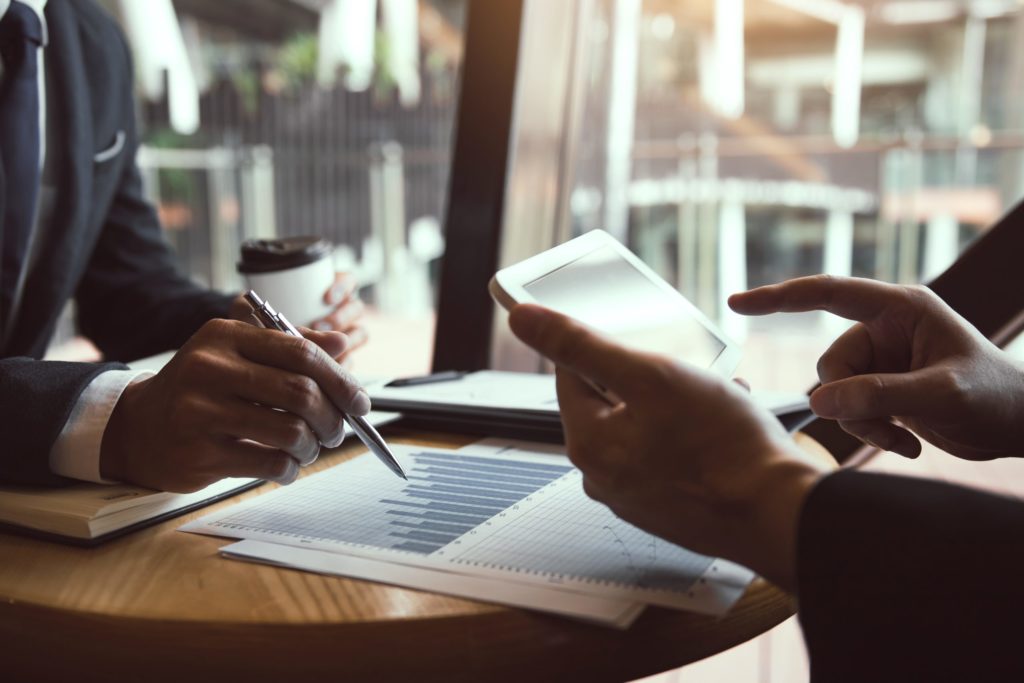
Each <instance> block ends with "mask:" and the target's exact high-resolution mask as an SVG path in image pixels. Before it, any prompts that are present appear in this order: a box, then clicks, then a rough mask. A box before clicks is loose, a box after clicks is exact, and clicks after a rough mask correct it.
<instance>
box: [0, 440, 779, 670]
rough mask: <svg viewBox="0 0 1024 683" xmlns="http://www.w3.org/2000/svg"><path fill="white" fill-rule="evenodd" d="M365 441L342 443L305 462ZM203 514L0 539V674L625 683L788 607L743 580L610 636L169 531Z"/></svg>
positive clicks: (342, 454) (710, 649)
mask: <svg viewBox="0 0 1024 683" xmlns="http://www.w3.org/2000/svg"><path fill="white" fill-rule="evenodd" d="M390 438H391V439H393V440H394V441H395V442H398V443H402V442H404V443H414V444H419V445H427V446H438V447H457V446H461V445H463V444H465V443H467V442H468V439H466V438H464V437H454V436H423V435H412V434H408V433H403V432H392V433H391V436H390ZM363 450H364V449H363V448H362V446H361V445H359V444H353V445H349V446H345V447H343V448H341V449H339V450H338V451H336V452H334V453H331V454H328V455H326V456H325V457H322V458H321V459H320V461H319V462H318V463H317V464H316V465H314V466H313V467H311V468H310V471H317V470H320V469H324V468H326V467H330V466H332V465H336V464H338V463H339V462H340V461H342V460H344V459H346V458H348V457H352V456H353V455H355V454H357V453H360V452H362V451H363ZM273 486H275V485H273V484H266V485H264V486H262V487H260V488H259V489H256V490H254V491H250V492H247V493H244V494H241V495H240V496H238V497H237V498H235V499H232V500H231V501H227V502H222V503H220V504H219V505H220V506H226V505H230V504H232V502H236V501H237V500H241V499H243V498H247V497H250V496H254V495H259V494H260V493H263V492H265V491H268V490H270V488H272V487H273ZM212 509H214V508H213V507H210V508H206V509H204V510H202V511H200V512H195V513H192V514H191V515H189V516H185V517H181V518H178V519H175V520H172V521H169V522H166V523H164V524H161V525H159V526H156V527H153V528H151V529H147V530H144V531H140V532H137V533H135V534H132V535H130V536H128V537H125V538H123V539H120V540H117V541H113V542H111V543H109V544H107V545H104V546H101V547H99V548H95V549H82V548H73V547H66V546H61V545H57V544H52V543H47V542H44V541H37V540H32V539H27V538H21V537H17V536H11V535H3V534H0V667H2V670H3V674H2V677H3V679H4V680H8V681H20V680H37V681H44V680H45V681H49V680H75V681H87V680H119V681H133V680H147V681H159V680H175V681H187V682H192V681H203V680H218V681H232V680H244V681H256V680H293V681H304V680H318V681H320V680H375V681H385V680H403V681H416V680H445V681H457V680H466V681H481V680H487V681H498V680H522V679H528V680H530V679H532V680H548V679H560V680H570V677H571V679H572V680H583V681H586V680H590V681H623V680H628V679H632V678H638V677H642V676H646V675H648V674H653V673H656V672H659V671H665V670H667V669H672V668H676V667H679V666H682V665H684V664H687V663H689V662H692V661H695V660H698V659H701V658H703V657H707V656H709V655H712V654H715V653H717V652H720V651H722V650H725V649H727V648H729V647H732V646H734V645H737V644H738V643H742V642H744V641H746V640H748V639H750V638H753V637H754V636H757V635H758V634H760V633H763V632H764V631H766V630H767V629H769V628H771V627H773V626H775V625H776V624H778V623H779V622H781V621H782V620H784V619H786V618H787V617H789V616H790V615H791V614H792V613H793V611H794V603H793V602H792V600H791V599H790V597H789V596H787V595H786V594H784V593H782V592H781V591H779V590H778V589H776V588H775V587H774V586H772V585H771V584H768V583H766V582H765V581H762V580H756V581H755V582H754V583H753V584H752V585H751V587H750V589H749V590H748V591H747V593H746V595H745V596H744V597H743V598H742V600H741V601H740V602H739V603H738V604H737V605H736V606H735V607H734V608H733V609H732V610H731V611H730V612H729V614H728V615H727V616H725V617H723V618H720V619H716V618H713V617H707V616H700V615H696V614H690V613H686V612H679V611H673V610H668V609H661V608H649V609H648V610H647V611H646V612H645V613H644V614H643V615H642V616H641V617H640V618H639V620H638V621H637V622H636V624H635V625H634V626H633V627H632V628H631V629H629V630H628V631H625V632H622V631H617V630H614V629H609V628H604V627H599V626H591V625H587V624H582V623H577V622H574V621H571V620H568V619H563V618H558V617H553V616H548V615H544V614H539V613H535V612H529V611H525V610H517V609H509V608H504V607H498V606H495V605H489V604H483V603H478V602H473V601H470V600H463V599H459V598H452V597H447V596H443V595H436V594H431V593H424V592H420V591H415V590H408V589H402V588H395V587H391V586H384V585H379V584H374V583H367V582H364V581H356V580H349V579H344V578H337V577H328V576H320V575H316V574H310V573H305V572H300V571H294V570H287V569H278V568H275V567H268V566H262V565H255V564H247V563H242V562H234V561H229V560H225V559H222V558H221V557H220V556H219V555H218V552H217V551H218V548H220V547H221V546H223V545H225V544H226V543H228V541H226V540H225V539H219V538H210V537H202V536H196V535H193V534H183V533H178V532H176V531H175V529H177V528H178V527H179V526H181V524H182V523H184V522H185V521H186V520H187V519H190V518H194V517H197V516H200V515H203V514H206V513H207V512H209V511H210V510H212ZM12 674H13V675H12ZM308 674H316V675H317V676H318V678H317V679H307V678H305V677H306V676H307V675H308Z"/></svg>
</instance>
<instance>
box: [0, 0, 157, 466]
mask: <svg viewBox="0 0 1024 683" xmlns="http://www.w3.org/2000/svg"><path fill="white" fill-rule="evenodd" d="M20 2H22V3H24V4H25V5H28V6H29V7H31V8H32V9H33V10H35V12H36V14H37V15H38V16H39V20H40V22H42V26H43V35H44V36H46V35H47V27H46V17H45V15H44V14H43V10H44V9H45V8H46V0H20ZM10 6H11V0H0V19H3V17H4V15H5V14H7V10H8V8H9V7H10ZM44 42H48V41H44ZM45 55H46V50H45V48H44V47H40V48H39V114H40V121H39V126H40V128H39V130H40V133H41V134H40V136H39V139H40V145H41V149H40V154H39V162H40V167H41V168H45V167H46V142H47V135H46V132H47V126H48V125H50V122H49V119H48V118H47V115H46V77H45V69H46V64H45V61H44V60H45ZM3 73H4V70H3V60H2V59H0V80H2V79H3ZM39 217H40V212H36V224H35V225H34V226H33V227H32V236H31V237H30V241H31V240H34V239H35V238H36V237H37V236H38V233H39V231H40V230H41V229H45V228H46V226H45V225H41V223H45V222H46V221H45V220H44V221H40V218H39ZM26 267H27V266H26ZM152 374H153V373H152V372H148V371H141V372H140V371H135V370H111V371H108V372H104V373H102V374H100V375H98V376H97V377H96V379H94V380H93V381H92V382H91V383H90V384H89V386H87V387H86V388H85V391H83V392H82V394H81V396H79V398H78V402H77V403H76V404H75V406H74V408H72V410H71V415H70V416H69V417H68V421H67V422H65V423H64V427H63V429H61V432H60V435H59V436H58V437H57V440H56V441H55V442H54V444H53V446H52V447H51V449H50V471H51V472H53V473H54V474H57V475H60V476H62V477H69V478H71V479H82V480H84V481H92V482H97V483H108V484H109V483H114V482H110V481H106V480H104V479H103V477H101V476H100V446H101V445H102V443H103V432H104V431H105V430H106V428H107V422H108V421H109V420H110V415H111V413H113V412H114V406H115V405H116V404H117V401H118V399H120V398H121V394H122V392H124V389H125V387H127V386H128V385H129V384H131V383H132V382H134V381H138V380H141V379H144V378H145V377H148V376H150V375H152Z"/></svg>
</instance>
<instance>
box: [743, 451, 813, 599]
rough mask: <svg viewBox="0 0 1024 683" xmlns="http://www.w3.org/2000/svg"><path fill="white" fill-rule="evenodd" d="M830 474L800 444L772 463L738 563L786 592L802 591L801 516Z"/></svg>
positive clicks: (763, 475) (762, 477)
mask: <svg viewBox="0 0 1024 683" xmlns="http://www.w3.org/2000/svg"><path fill="white" fill-rule="evenodd" d="M827 473H828V470H827V468H826V467H825V466H824V465H823V464H819V463H816V462H814V461H812V460H810V459H809V458H807V457H806V456H805V455H804V454H803V453H802V452H800V449H799V448H797V447H796V446H795V445H794V446H792V447H790V448H786V449H785V450H784V451H783V452H781V453H779V454H777V455H775V456H773V457H771V458H770V462H769V463H768V464H767V465H765V466H764V467H763V468H762V470H761V471H760V472H759V474H758V476H757V485H756V486H755V487H754V488H753V489H752V491H751V498H750V500H749V502H748V507H747V514H745V515H743V519H742V521H741V523H742V524H746V525H748V526H747V529H746V530H745V532H746V533H744V534H743V536H744V537H745V538H746V539H747V541H746V542H745V543H744V544H743V545H744V550H743V551H742V552H743V554H744V555H747V557H741V558H737V559H739V560H740V562H741V563H743V564H746V565H747V566H749V567H750V568H751V569H754V570H755V571H757V572H758V573H759V574H761V575H762V576H764V577H765V578H766V579H768V580H769V581H771V582H772V583H775V584H776V585H778V586H779V587H780V588H783V589H785V590H788V591H793V590H795V588H796V550H797V548H796V541H797V536H798V533H799V528H800V514H801V512H802V511H803V506H804V502H805V501H806V500H807V496H808V495H809V494H810V492H811V489H813V488H814V487H815V485H817V483H818V482H819V481H820V480H821V479H822V478H823V477H824V476H826V475H827Z"/></svg>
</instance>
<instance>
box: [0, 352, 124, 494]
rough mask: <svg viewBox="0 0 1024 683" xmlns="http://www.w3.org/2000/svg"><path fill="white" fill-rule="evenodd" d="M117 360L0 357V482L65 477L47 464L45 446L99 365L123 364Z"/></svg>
mask: <svg viewBox="0 0 1024 683" xmlns="http://www.w3.org/2000/svg"><path fill="white" fill-rule="evenodd" d="M124 367H125V366H123V365H120V364H117V363H63V362H58V361H38V360H34V359H32V358H4V359H2V360H0V396H5V397H7V396H10V397H19V398H15V400H9V401H8V400H5V401H4V415H3V419H2V420H0V482H3V483H7V484H34V485H53V484H62V483H66V482H68V481H69V480H67V479H64V478H63V477H58V476H57V475H55V474H52V473H51V472H50V469H49V465H50V463H49V454H50V448H51V446H52V445H53V443H54V441H56V440H57V435H58V434H60V430H61V429H62V428H63V427H64V423H65V422H67V419H68V416H69V415H70V414H71V410H72V408H74V406H75V403H76V402H77V401H78V397H79V395H81V393H82V391H83V390H84V389H85V387H87V386H88V385H89V383H90V382H91V381H92V380H93V379H94V378H95V377H96V375H98V374H100V373H101V372H103V371H105V370H118V369H124Z"/></svg>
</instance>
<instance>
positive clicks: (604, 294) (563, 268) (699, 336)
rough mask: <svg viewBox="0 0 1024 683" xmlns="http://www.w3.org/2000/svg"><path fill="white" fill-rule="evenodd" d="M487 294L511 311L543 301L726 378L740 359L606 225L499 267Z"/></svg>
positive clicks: (730, 345) (733, 346)
mask: <svg viewBox="0 0 1024 683" xmlns="http://www.w3.org/2000/svg"><path fill="white" fill-rule="evenodd" d="M490 291H491V296H493V297H494V299H495V300H496V301H497V302H498V303H499V304H501V305H502V306H503V307H504V308H506V309H509V310H510V309H511V308H512V307H513V306H515V305H516V304H517V303H536V304H540V305H542V306H546V307H547V308H551V309H553V310H555V311H558V312H560V313H564V314H565V315H568V316H571V317H573V318H575V319H576V320H579V321H580V322H582V323H584V324H585V325H588V326H589V327H592V328H594V329H596V330H598V331H600V332H603V333H604V334H606V335H608V336H609V337H611V338H613V339H615V340H616V341H618V342H620V343H621V344H624V345H626V346H629V347H631V348H635V349H639V350H642V351H651V352H655V353H661V354H665V355H668V356H672V357H673V358H676V359H678V360H681V361H685V362H687V363H692V364H693V365H697V366H699V367H702V368H708V369H710V370H712V371H714V372H716V373H718V374H720V375H722V376H724V377H728V376H730V375H731V374H732V372H733V371H734V370H735V369H736V365H737V364H738V363H739V361H740V349H739V346H738V345H737V344H736V343H735V342H733V341H732V340H731V339H729V338H728V337H727V336H725V334H724V333H723V332H722V331H721V330H720V329H718V326H717V325H715V324H714V323H713V322H711V320H710V319H709V318H708V317H707V316H706V315H704V314H703V313H701V312H700V310H698V309H697V307H696V306H694V305H693V304H692V303H690V302H689V301H688V300H687V299H686V297H684V296H683V295H682V294H680V293H679V292H678V291H676V289H675V288H674V287H673V286H672V285H670V284H669V283H667V282H665V281H664V280H663V279H661V278H660V277H659V276H658V274H657V273H655V272H654V271H653V270H651V269H650V268H648V267H647V265H646V264H645V263H644V262H643V261H641V260H640V259H639V258H638V257H637V256H636V255H635V254H633V252H631V251H630V250H629V249H627V248H626V247H624V246H623V245H622V244H621V243H620V242H618V241H617V240H616V239H615V238H614V237H612V236H611V235H609V234H608V233H606V232H604V231H603V230H592V231H590V232H588V233H585V234H584V235H582V236H580V237H577V238H576V239H574V240H570V241H568V242H566V243H565V244H561V245H559V246H557V247H554V248H553V249H549V250H548V251H545V252H543V253H541V254H537V255H536V256H532V257H530V258H528V259H526V260H525V261H522V262H521V263H517V264H515V265H514V266H509V267H508V268H504V269H502V270H499V271H498V272H497V273H496V274H495V275H494V277H493V278H491V283H490Z"/></svg>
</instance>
